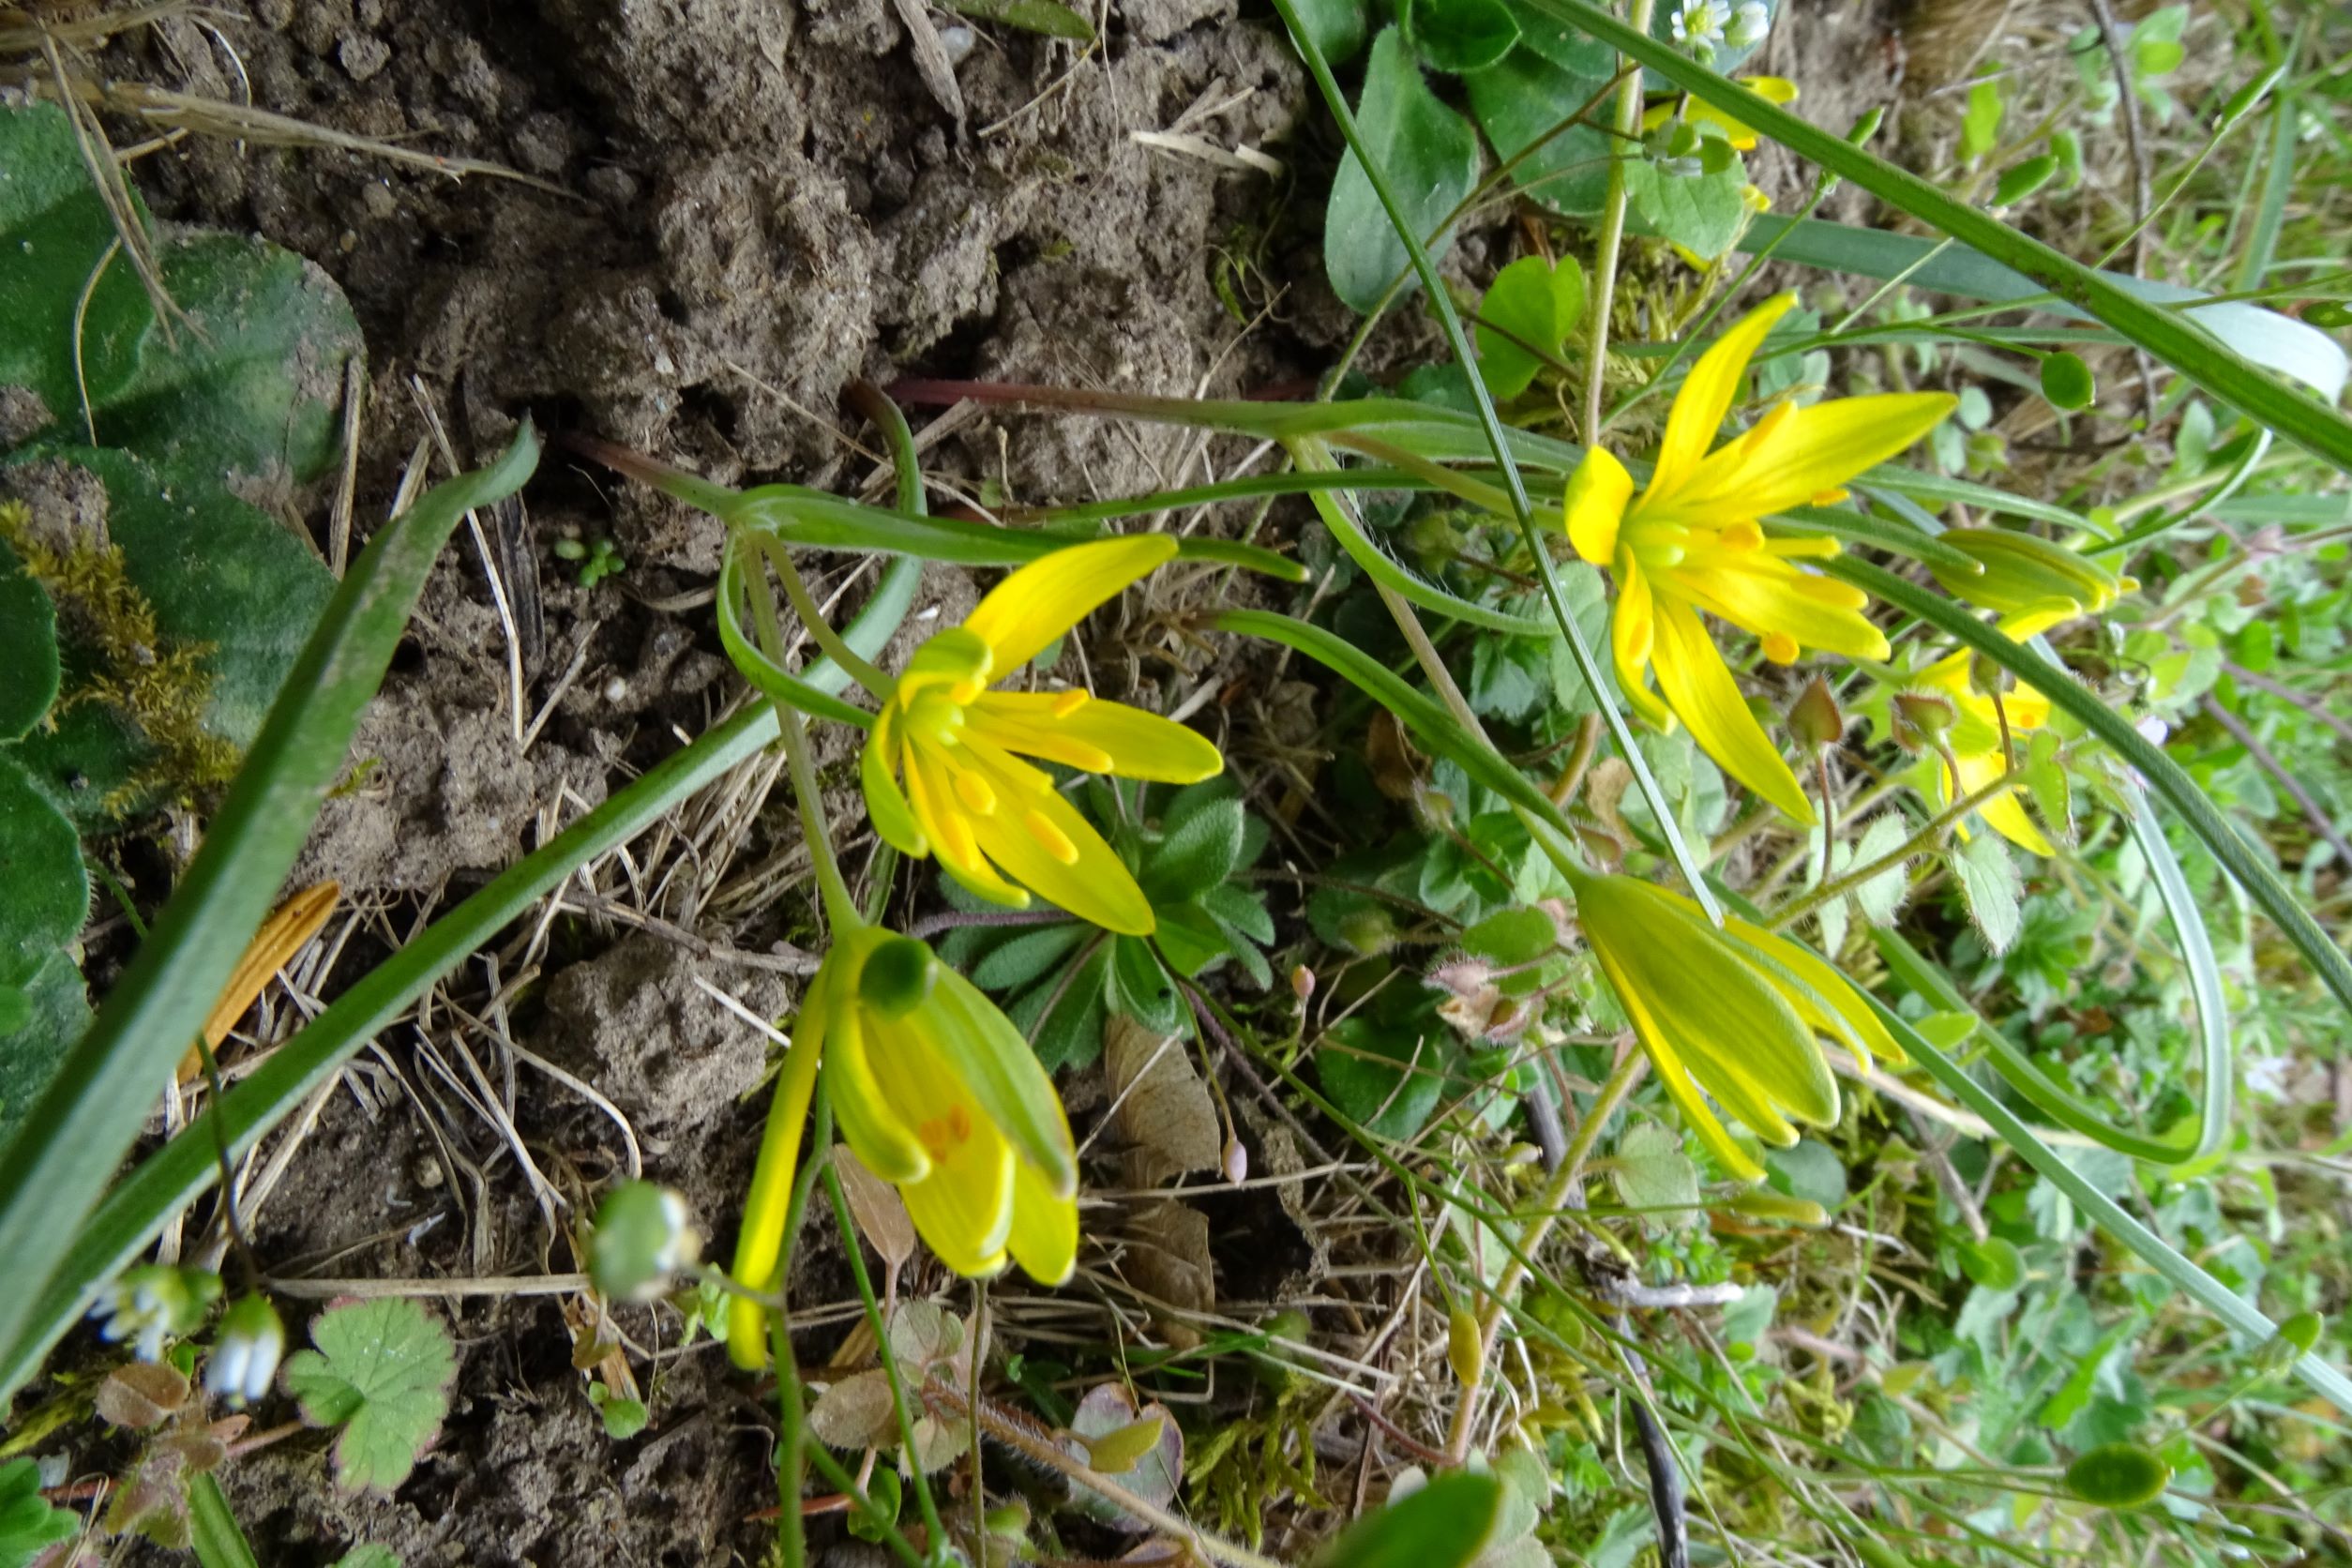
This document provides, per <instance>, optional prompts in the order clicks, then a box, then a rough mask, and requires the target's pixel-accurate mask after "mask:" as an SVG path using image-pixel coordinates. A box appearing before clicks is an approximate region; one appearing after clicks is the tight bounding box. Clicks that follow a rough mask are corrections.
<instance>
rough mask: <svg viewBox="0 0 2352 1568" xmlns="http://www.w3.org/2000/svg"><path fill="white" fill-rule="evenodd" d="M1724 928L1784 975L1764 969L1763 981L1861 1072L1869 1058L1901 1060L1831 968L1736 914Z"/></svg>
mask: <svg viewBox="0 0 2352 1568" xmlns="http://www.w3.org/2000/svg"><path fill="white" fill-rule="evenodd" d="M1724 929H1726V930H1727V931H1729V932H1730V933H1731V934H1732V935H1733V936H1736V937H1738V938H1739V939H1740V940H1741V942H1746V943H1747V944H1748V946H1750V947H1751V948H1753V949H1755V950H1756V952H1757V954H1759V955H1760V956H1761V957H1763V959H1764V960H1765V961H1766V963H1767V964H1768V965H1777V966H1778V967H1779V968H1780V969H1782V970H1785V971H1786V972H1787V973H1786V974H1785V975H1776V974H1773V973H1772V972H1771V971H1770V970H1769V969H1768V970H1767V972H1766V977H1767V978H1768V979H1771V980H1772V982H1773V984H1774V985H1775V986H1777V987H1778V988H1779V989H1780V993H1781V994H1782V995H1783V996H1785V997H1787V999H1788V1003H1789V1005H1791V1006H1793V1007H1795V1008H1796V1009H1797V1012H1798V1015H1799V1016H1800V1017H1802V1018H1803V1019H1804V1020H1805V1021H1806V1022H1807V1023H1809V1024H1811V1025H1813V1027H1814V1028H1816V1029H1817V1030H1819V1031H1820V1032H1821V1033H1824V1034H1827V1035H1829V1036H1830V1037H1831V1038H1832V1039H1834V1040H1836V1041H1838V1042H1839V1043H1840V1044H1842V1045H1844V1046H1845V1047H1846V1048H1847V1050H1850V1051H1852V1052H1853V1053H1854V1059H1855V1060H1856V1061H1858V1062H1860V1063H1862V1071H1863V1072H1865V1073H1866V1072H1868V1071H1869V1070H1870V1065H1871V1059H1872V1057H1874V1056H1878V1057H1884V1058H1885V1059H1886V1060H1888V1061H1890V1062H1901V1061H1902V1060H1903V1059H1904V1058H1903V1048H1902V1047H1900V1046H1898V1045H1896V1044H1895V1043H1894V1036H1893V1035H1892V1034H1889V1033H1887V1029H1886V1025H1884V1024H1882V1023H1880V1022H1879V1021H1878V1015H1877V1014H1876V1013H1873V1012H1872V1011H1871V1010H1870V1007H1869V1005H1868V1003H1864V1002H1863V1001H1862V998H1861V997H1860V996H1857V995H1856V994H1855V992H1854V987H1853V983H1852V982H1851V981H1849V980H1847V978H1846V976H1844V975H1843V974H1840V973H1839V972H1837V970H1836V968H1835V967H1834V966H1832V965H1831V964H1829V963H1828V962H1826V961H1824V960H1823V959H1821V958H1820V957H1817V956H1815V955H1814V954H1813V953H1810V952H1808V951H1807V950H1806V949H1805V948H1804V947H1802V946H1801V945H1800V944H1798V943H1796V942H1791V941H1789V940H1788V939H1787V937H1784V936H1781V935H1779V934H1778V933H1776V932H1773V931H1768V930H1766V929H1764V927H1761V926H1751V925H1749V924H1748V923H1747V922H1746V921H1744V920H1741V919H1740V918H1738V917H1737V916H1736V915H1735V916H1732V917H1729V918H1727V919H1726V920H1725V921H1724ZM1791 982H1793V985H1792V984H1791Z"/></svg>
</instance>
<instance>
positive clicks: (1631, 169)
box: [1625, 159, 1748, 262]
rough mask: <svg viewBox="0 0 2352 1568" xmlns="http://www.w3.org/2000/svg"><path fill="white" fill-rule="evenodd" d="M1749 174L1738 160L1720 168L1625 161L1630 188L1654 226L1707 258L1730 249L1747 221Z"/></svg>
mask: <svg viewBox="0 0 2352 1568" xmlns="http://www.w3.org/2000/svg"><path fill="white" fill-rule="evenodd" d="M1746 184H1747V173H1746V171H1745V170H1744V169H1742V168H1741V166H1740V165H1739V163H1738V162H1737V161H1734V163H1733V164H1732V165H1731V166H1730V167H1729V168H1727V169H1725V170H1724V171H1722V172H1721V173H1712V174H1710V173H1696V174H1681V173H1673V172H1671V171H1670V170H1668V169H1667V168H1666V167H1665V166H1664V165H1662V164H1659V163H1654V162H1651V161H1650V160H1648V159H1636V160H1633V161H1629V162H1628V163H1627V164H1626V165H1625V193H1626V194H1627V195H1628V196H1629V197H1631V198H1632V199H1633V204H1634V208H1635V210H1636V211H1637V212H1639V213H1640V214H1641V216H1642V217H1643V218H1645V219H1649V221H1650V226H1651V228H1652V229H1654V230H1656V231H1657V233H1658V234H1660V235H1662V236H1664V237H1665V238H1666V239H1667V240H1670V241H1671V242H1673V243H1674V244H1676V245H1679V246H1681V248H1682V249H1685V250H1688V251H1689V252H1691V254H1693V255H1695V256H1696V257H1697V258H1698V259H1699V260H1701V261H1703V262H1711V261H1713V260H1714V259H1715V258H1716V257H1718V256H1720V255H1722V254H1723V253H1724V252H1725V251H1726V250H1728V249H1731V245H1732V242H1733V241H1734V240H1736V239H1738V238H1739V237H1740V231H1741V229H1742V228H1744V227H1745V226H1746V224H1747V219H1748V210H1747V205H1746V204H1745V203H1744V202H1743V201H1742V200H1741V195H1740V190H1741V187H1742V186H1744V185H1746Z"/></svg>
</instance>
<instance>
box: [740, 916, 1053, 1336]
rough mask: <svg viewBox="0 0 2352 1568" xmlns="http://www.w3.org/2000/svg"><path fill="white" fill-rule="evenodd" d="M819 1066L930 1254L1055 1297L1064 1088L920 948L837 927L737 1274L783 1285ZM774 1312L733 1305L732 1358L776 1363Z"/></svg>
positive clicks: (774, 1124)
mask: <svg viewBox="0 0 2352 1568" xmlns="http://www.w3.org/2000/svg"><path fill="white" fill-rule="evenodd" d="M820 1062H822V1065H823V1071H824V1081H825V1089H826V1092H827V1094H828V1095H829V1097H830V1098H831V1101H832V1104H833V1109H834V1115H835V1117H836V1118H837V1120H838V1122H839V1123H840V1128H841V1136H842V1139H843V1141H845V1142H846V1143H848V1144H849V1146H850V1148H851V1150H852V1152H854V1153H856V1155H857V1157H858V1158H859V1159H860V1160H861V1161H863V1162H864V1163H865V1165H866V1167H867V1169H869V1170H871V1171H872V1172H873V1173H874V1174H875V1175H877V1176H880V1177H882V1179H883V1180H885V1181H888V1182H891V1183H894V1184H897V1188H898V1195H899V1197H900V1198H902V1199H905V1201H906V1205H907V1214H908V1216H909V1217H910V1218H912V1220H913V1221H914V1228H915V1230H916V1232H917V1233H918V1234H920V1235H921V1236H922V1238H923V1241H924V1244H925V1245H927V1246H928V1247H929V1248H930V1249H931V1251H932V1252H933V1253H935V1254H936V1255H937V1256H938V1258H939V1259H940V1261H941V1262H942V1263H945V1264H946V1265H947V1266H948V1267H949V1268H951V1269H953V1270H955V1271H956V1272H957V1274H965V1275H987V1274H996V1273H997V1272H999V1271H1000V1270H1002V1269H1003V1267H1004V1264H1005V1259H1006V1258H1007V1257H1008V1256H1009V1257H1010V1258H1011V1259H1013V1260H1015V1261H1017V1262H1018V1263H1019V1264H1020V1266H1021V1268H1022V1269H1023V1271H1025V1272H1026V1273H1027V1274H1029V1276H1030V1277H1031V1278H1033V1279H1034V1280H1036V1281H1037V1282H1038V1283H1040V1284H1043V1285H1059V1284H1061V1283H1062V1282H1063V1280H1065V1279H1067V1278H1069V1277H1070V1271H1071V1269H1072V1267H1073V1266H1074V1265H1075V1263H1076V1261H1077V1258H1078V1203H1077V1197H1076V1195H1077V1191H1078V1152H1077V1146H1076V1145H1075V1144H1074V1143H1073V1142H1072V1140H1071V1138H1070V1123H1069V1121H1068V1119H1067V1118H1066V1117H1065V1116H1064V1115H1063V1110H1062V1100H1061V1096H1059V1095H1058V1094H1056V1093H1054V1089H1053V1080H1052V1078H1049V1077H1048V1076H1047V1073H1046V1070H1045V1068H1044V1067H1043V1066H1042V1065H1040V1064H1039V1063H1038V1061H1037V1056H1036V1053H1035V1052H1034V1051H1033V1050H1031V1049H1030V1048H1029V1042H1028V1041H1026V1040H1024V1039H1023V1038H1022V1037H1021V1033H1020V1031H1019V1030H1018V1029H1016V1028H1014V1027H1013V1024H1012V1021H1011V1020H1010V1019H1008V1018H1005V1016H1004V1015H1003V1013H1002V1012H1000V1011H998V1009H997V1006H996V1004H995V1003H992V1002H990V1001H989V1000H988V998H987V997H986V996H984V995H982V994H981V992H980V990H979V988H977V987H975V986H974V985H972V982H971V981H969V980H967V979H965V978H964V977H963V976H962V975H960V974H958V973H957V972H955V971H954V970H952V969H950V968H949V967H948V966H947V965H945V964H943V963H942V962H941V961H940V960H939V958H938V957H937V956H935V955H934V954H933V953H932V952H931V950H930V949H929V948H928V947H927V946H926V945H924V944H923V943H922V942H917V941H915V940H914V939H913V938H912V937H902V936H899V935H897V933H895V932H892V931H886V930H883V929H882V928H880V927H872V926H858V927H850V928H847V929H842V930H838V931H837V932H836V934H835V942H834V945H833V949H832V951H831V952H829V953H828V954H826V955H825V961H824V963H823V965H822V967H821V968H820V969H819V970H818V971H817V977H816V978H815V979H814V980H812V981H811V982H809V986H808V990H807V994H806V995H805V996H804V997H803V998H802V999H801V1008H800V1021H799V1027H798V1029H797V1031H796V1032H795V1033H794V1036H793V1043H792V1050H791V1052H790V1053H789V1054H788V1055H787V1057H786V1059H785V1063H784V1069H783V1072H782V1073H781V1074H780V1075H779V1077H778V1079H777V1082H776V1101H775V1105H774V1107H773V1108H771V1109H770V1111H769V1114H768V1126H767V1132H766V1135H765V1137H764V1138H762V1140H761V1145H760V1159H759V1165H758V1168H756V1169H755V1170H754V1172H753V1174H752V1179H751V1197H750V1200H749V1201H748V1202H747V1203H746V1205H745V1211H744V1224H743V1233H742V1235H741V1237H740V1238H739V1239H738V1240H737V1242H736V1246H735V1266H734V1271H733V1273H734V1276H735V1278H736V1279H737V1280H738V1281H740V1282H741V1283H743V1284H745V1285H746V1286H749V1287H750V1288H752V1289H756V1290H760V1291H762V1292H767V1293H772V1292H774V1291H775V1290H776V1289H777V1287H778V1285H779V1284H780V1283H781V1281H780V1278H779V1274H780V1271H781V1268H782V1253H783V1239H784V1220H785V1215H786V1212H787V1210H788V1209H789V1207H790V1203H791V1190H792V1171H793V1168H794V1167H795V1166H796V1165H797V1163H798V1155H799V1152H800V1130H801V1121H802V1118H803V1117H804V1116H805V1114H806V1113H807V1108H808V1100H809V1093H810V1090H811V1088H812V1087H813V1086H814V1083H815V1078H816V1073H817V1070H818V1064H819V1063H820ZM765 1333H766V1313H765V1310H764V1308H762V1307H761V1305H760V1304H758V1303H756V1302H752V1301H747V1300H745V1299H743V1298H740V1297H738V1298H736V1299H735V1301H734V1302H733V1304H731V1307H730V1310H729V1315H728V1327H727V1342H728V1349H729V1353H730V1354H731V1355H732V1356H733V1357H734V1359H735V1361H736V1362H737V1364H740V1365H743V1366H746V1367H756V1366H758V1365H760V1364H761V1362H762V1361H763V1360H764V1359H765V1357H766V1353H767V1345H766V1340H765Z"/></svg>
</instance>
